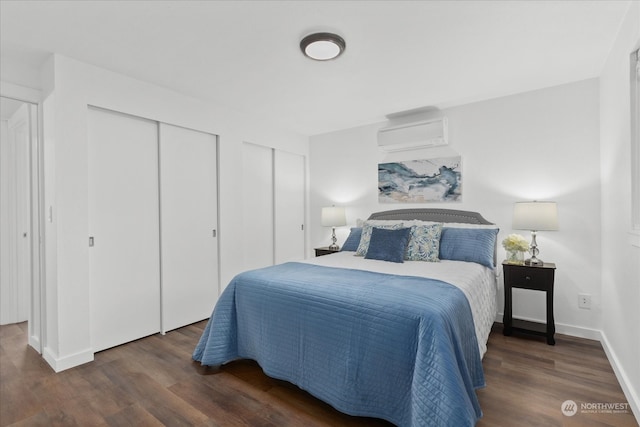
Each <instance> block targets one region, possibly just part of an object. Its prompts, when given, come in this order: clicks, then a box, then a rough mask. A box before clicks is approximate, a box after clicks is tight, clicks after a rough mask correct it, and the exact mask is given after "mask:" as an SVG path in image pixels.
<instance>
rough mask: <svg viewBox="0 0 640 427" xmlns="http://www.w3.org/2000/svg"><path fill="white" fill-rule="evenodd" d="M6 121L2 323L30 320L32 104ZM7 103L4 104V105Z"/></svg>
mask: <svg viewBox="0 0 640 427" xmlns="http://www.w3.org/2000/svg"><path fill="white" fill-rule="evenodd" d="M15 102H16V104H15V105H16V106H17V107H16V110H15V111H14V112H13V113H12V114H11V115H10V117H8V118H3V123H2V149H1V152H2V164H1V166H0V169H1V170H2V178H1V180H0V181H1V182H2V189H1V191H0V194H1V197H0V199H1V202H0V204H1V205H2V206H1V208H2V209H1V213H2V215H1V219H0V221H1V223H2V227H1V234H2V246H0V258H1V259H0V268H1V270H2V271H1V273H0V324H3V325H4V324H8V323H18V322H24V321H26V320H28V319H29V307H30V296H31V292H30V290H31V177H30V165H29V162H30V158H31V157H30V150H31V118H30V112H31V109H30V105H28V104H26V103H20V102H18V101H15ZM3 105H4V104H3Z"/></svg>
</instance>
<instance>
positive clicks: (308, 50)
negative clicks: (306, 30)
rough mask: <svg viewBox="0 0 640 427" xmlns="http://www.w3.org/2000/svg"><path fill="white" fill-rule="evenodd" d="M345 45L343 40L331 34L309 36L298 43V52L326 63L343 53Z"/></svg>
mask: <svg viewBox="0 0 640 427" xmlns="http://www.w3.org/2000/svg"><path fill="white" fill-rule="evenodd" d="M346 47H347V44H346V43H345V42H344V39H343V38H342V37H340V36H339V35H337V34H332V33H314V34H309V35H308V36H306V37H305V38H303V39H302V41H300V50H302V53H304V54H305V56H307V57H309V58H311V59H314V60H316V61H328V60H330V59H334V58H337V57H338V56H340V55H341V54H342V52H344V50H345V48H346Z"/></svg>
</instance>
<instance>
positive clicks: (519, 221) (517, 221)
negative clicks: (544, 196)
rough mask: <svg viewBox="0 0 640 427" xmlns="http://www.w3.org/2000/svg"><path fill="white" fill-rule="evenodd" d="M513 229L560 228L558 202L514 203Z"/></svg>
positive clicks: (552, 229)
mask: <svg viewBox="0 0 640 427" xmlns="http://www.w3.org/2000/svg"><path fill="white" fill-rule="evenodd" d="M513 229H514V230H533V231H554V230H557V229H558V206H557V205H556V202H536V201H533V202H517V203H515V204H514V205H513Z"/></svg>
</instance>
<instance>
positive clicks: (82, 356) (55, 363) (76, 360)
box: [42, 347, 93, 372]
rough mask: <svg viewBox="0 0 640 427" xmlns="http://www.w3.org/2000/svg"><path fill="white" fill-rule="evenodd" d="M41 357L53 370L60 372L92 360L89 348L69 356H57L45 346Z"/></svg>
mask: <svg viewBox="0 0 640 427" xmlns="http://www.w3.org/2000/svg"><path fill="white" fill-rule="evenodd" d="M42 357H43V358H44V360H46V361H47V363H48V364H49V366H51V367H52V368H53V370H54V371H56V372H62V371H64V370H67V369H70V368H74V367H76V366H80V365H84V364H85V363H88V362H93V350H91V349H89V350H85V351H81V352H78V353H75V354H71V355H69V356H65V357H57V356H56V355H55V354H54V353H53V352H52V351H51V349H50V348H48V347H45V348H44V350H43V351H42Z"/></svg>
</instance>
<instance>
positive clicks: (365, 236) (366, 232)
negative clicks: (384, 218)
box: [355, 221, 403, 256]
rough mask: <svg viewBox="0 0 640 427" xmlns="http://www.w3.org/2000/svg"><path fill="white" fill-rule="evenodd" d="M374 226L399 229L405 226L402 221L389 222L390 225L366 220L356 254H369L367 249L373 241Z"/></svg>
mask: <svg viewBox="0 0 640 427" xmlns="http://www.w3.org/2000/svg"><path fill="white" fill-rule="evenodd" d="M373 227H376V228H382V229H385V230H397V229H399V228H403V227H402V223H401V222H400V223H397V224H389V225H378V224H375V225H374V224H372V223H370V222H368V221H365V223H364V224H363V226H362V237H360V244H359V245H358V250H356V253H355V255H356V256H365V255H366V254H367V250H369V242H370V241H371V231H372V230H373Z"/></svg>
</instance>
